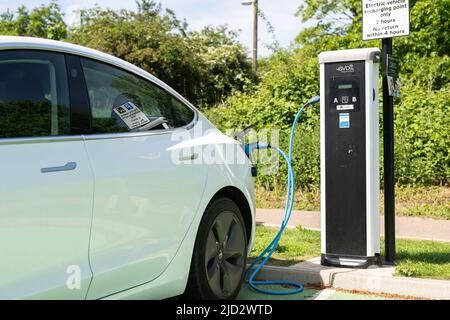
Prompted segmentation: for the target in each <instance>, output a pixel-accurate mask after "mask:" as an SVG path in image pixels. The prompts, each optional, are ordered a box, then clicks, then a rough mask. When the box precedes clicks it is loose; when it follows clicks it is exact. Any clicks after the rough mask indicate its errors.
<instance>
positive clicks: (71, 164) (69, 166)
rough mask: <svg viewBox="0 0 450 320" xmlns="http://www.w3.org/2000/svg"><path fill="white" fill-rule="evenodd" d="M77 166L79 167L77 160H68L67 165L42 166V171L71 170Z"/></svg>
mask: <svg viewBox="0 0 450 320" xmlns="http://www.w3.org/2000/svg"><path fill="white" fill-rule="evenodd" d="M76 167H77V163H76V162H67V163H66V164H65V165H63V166H59V167H47V168H41V172H42V173H49V172H58V171H70V170H75V168H76Z"/></svg>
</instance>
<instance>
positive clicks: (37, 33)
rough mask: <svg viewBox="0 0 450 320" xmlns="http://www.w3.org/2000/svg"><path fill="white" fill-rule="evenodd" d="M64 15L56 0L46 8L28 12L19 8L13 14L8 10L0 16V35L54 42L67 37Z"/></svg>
mask: <svg viewBox="0 0 450 320" xmlns="http://www.w3.org/2000/svg"><path fill="white" fill-rule="evenodd" d="M63 18H64V14H63V13H61V8H60V6H59V5H58V2H57V0H53V1H52V2H51V3H50V4H49V5H48V6H44V5H41V6H40V7H37V8H34V9H33V10H31V12H29V11H28V10H27V8H26V7H25V6H21V7H19V8H18V9H17V11H16V12H15V13H12V12H10V11H9V10H8V11H6V12H4V13H2V14H1V15H0V34H3V35H17V36H29V37H40V38H48V39H54V40H60V39H64V38H65V37H66V36H67V25H66V23H65V22H64V20H63Z"/></svg>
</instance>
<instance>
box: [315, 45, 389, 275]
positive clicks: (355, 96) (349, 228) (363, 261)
mask: <svg viewBox="0 0 450 320" xmlns="http://www.w3.org/2000/svg"><path fill="white" fill-rule="evenodd" d="M379 62H380V50H379V49H378V48H367V49H350V50H338V51H327V52H322V53H321V54H320V55H319V63H320V96H321V99H320V142H321V143H320V144H321V150H320V159H321V160H320V166H321V249H322V250H321V252H322V254H321V263H322V264H323V265H327V266H337V267H359V268H367V267H368V266H370V265H374V264H377V265H381V259H380V225H379V221H380V220H379V219H380V214H379V207H380V201H379V189H380V185H379V113H378V111H379V106H378V92H379V89H378V66H379Z"/></svg>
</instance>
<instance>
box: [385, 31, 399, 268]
mask: <svg viewBox="0 0 450 320" xmlns="http://www.w3.org/2000/svg"><path fill="white" fill-rule="evenodd" d="M382 47H383V49H382V54H383V63H382V73H383V150H384V154H383V156H384V236H385V240H384V241H385V260H386V263H388V264H395V262H396V261H395V259H396V257H395V189H394V98H393V97H391V96H389V88H388V80H387V71H388V66H387V55H388V54H389V55H390V54H392V38H386V39H383V40H382Z"/></svg>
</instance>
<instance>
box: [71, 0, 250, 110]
mask: <svg viewBox="0 0 450 320" xmlns="http://www.w3.org/2000/svg"><path fill="white" fill-rule="evenodd" d="M137 6H138V10H137V11H131V10H120V11H115V10H110V9H106V10H104V9H101V8H100V7H98V6H97V7H95V8H93V9H88V10H81V11H80V20H79V22H78V23H77V25H76V26H75V27H74V28H72V30H71V31H70V34H69V37H68V40H69V41H71V42H74V43H78V44H82V45H85V46H88V47H91V48H94V49H98V50H100V51H104V52H107V53H110V54H112V55H114V56H117V57H119V58H122V59H124V60H126V61H128V62H131V63H133V64H135V65H137V66H139V67H141V68H143V69H145V70H147V71H149V72H150V73H152V74H154V75H155V76H157V77H158V78H160V79H162V80H163V81H165V82H166V83H168V84H169V85H170V86H172V87H173V88H174V89H175V90H177V91H178V92H180V93H181V94H183V95H184V96H185V97H186V98H188V99H189V100H191V101H192V102H194V103H196V104H198V105H201V106H205V105H214V104H216V103H217V102H219V101H220V100H221V99H223V98H224V97H225V96H226V95H228V94H229V93H230V92H231V91H232V90H235V89H236V90H240V89H242V88H243V86H244V85H245V83H246V82H247V81H248V79H251V78H252V73H251V70H250V67H249V66H250V63H249V61H248V59H247V57H246V55H245V50H244V48H243V47H242V45H240V44H239V43H238V41H237V39H236V35H235V33H233V32H230V31H228V30H227V29H226V28H224V27H219V28H212V27H206V28H205V29H204V30H202V31H200V32H191V31H189V30H188V26H187V23H186V22H184V21H180V20H178V19H177V17H176V15H175V14H174V12H173V11H171V10H166V11H163V10H162V9H161V7H160V6H159V5H157V4H156V3H155V2H154V1H152V0H141V1H137Z"/></svg>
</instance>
